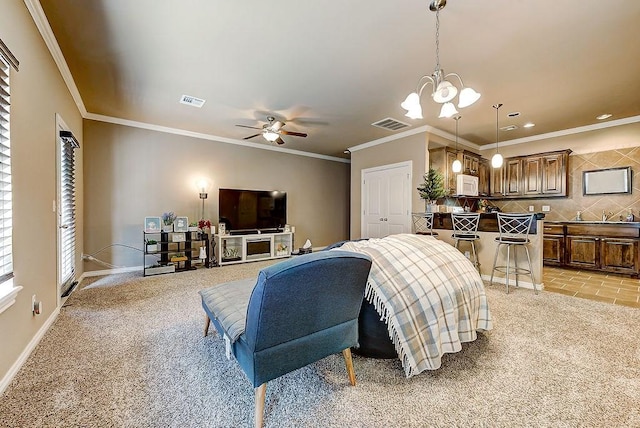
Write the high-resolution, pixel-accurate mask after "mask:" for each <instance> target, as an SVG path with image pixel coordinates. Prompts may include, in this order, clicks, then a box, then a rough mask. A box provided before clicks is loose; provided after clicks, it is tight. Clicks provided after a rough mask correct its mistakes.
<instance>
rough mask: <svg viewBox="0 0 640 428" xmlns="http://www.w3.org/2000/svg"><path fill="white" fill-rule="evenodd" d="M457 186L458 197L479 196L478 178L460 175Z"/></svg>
mask: <svg viewBox="0 0 640 428" xmlns="http://www.w3.org/2000/svg"><path fill="white" fill-rule="evenodd" d="M456 184H457V185H456V195H460V196H478V177H474V176H473V175H466V174H458V177H457V183H456Z"/></svg>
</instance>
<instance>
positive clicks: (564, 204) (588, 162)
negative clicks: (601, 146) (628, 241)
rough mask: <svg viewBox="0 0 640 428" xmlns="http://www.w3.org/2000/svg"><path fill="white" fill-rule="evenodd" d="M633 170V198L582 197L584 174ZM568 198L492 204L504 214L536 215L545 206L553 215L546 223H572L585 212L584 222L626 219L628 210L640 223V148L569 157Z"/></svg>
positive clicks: (624, 196)
mask: <svg viewBox="0 0 640 428" xmlns="http://www.w3.org/2000/svg"><path fill="white" fill-rule="evenodd" d="M626 166H630V167H631V171H632V175H633V178H632V185H633V192H632V194H630V195H626V194H625V195H590V196H583V195H582V173H583V172H584V171H589V170H593V169H603V168H614V167H626ZM568 168H569V182H568V183H567V185H568V186H569V187H568V188H569V197H568V198H549V199H519V200H507V201H492V202H493V204H494V205H497V206H499V207H500V209H501V210H502V211H504V212H527V211H528V210H529V206H530V205H533V206H534V208H535V211H536V212H541V211H542V206H543V205H549V207H550V208H551V211H550V212H548V213H545V214H546V216H545V219H546V220H555V221H570V220H574V219H575V217H576V212H577V211H581V212H582V220H587V221H589V220H590V221H594V220H601V219H602V211H605V212H606V213H607V214H608V213H609V212H611V213H612V215H611V217H610V220H619V219H620V216H622V218H623V219H625V218H626V216H627V213H628V212H629V209H632V210H633V214H634V215H635V218H636V220H638V221H640V212H639V211H638V210H639V209H640V147H632V148H625V149H618V150H608V151H604V152H596V153H585V154H572V155H570V156H569V165H568Z"/></svg>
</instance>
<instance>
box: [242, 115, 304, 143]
mask: <svg viewBox="0 0 640 428" xmlns="http://www.w3.org/2000/svg"><path fill="white" fill-rule="evenodd" d="M267 120H268V121H269V123H265V124H264V125H262V128H257V127H255V126H247V125H236V126H240V127H241V128H251V129H260V130H261V131H262V132H260V133H258V134H254V135H250V136H248V137H244V138H243V140H248V139H250V138H253V137H257V136H258V135H262V137H263V138H264V139H265V140H267V141H270V142H276V143H278V144H284V140H283V139H282V138H280V136H281V135H293V136H294V137H306V136H307V134H304V133H302V132H292V131H285V130H284V129H282V128H283V127H284V125H285V123H284V122H282V121H280V120H276V119H275V118H274V117H273V116H267Z"/></svg>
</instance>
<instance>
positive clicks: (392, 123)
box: [372, 117, 411, 131]
mask: <svg viewBox="0 0 640 428" xmlns="http://www.w3.org/2000/svg"><path fill="white" fill-rule="evenodd" d="M372 125H373V126H377V127H378V128H383V129H388V130H389V131H399V130H401V129H404V128H408V127H410V126H411V125H409V124H408V123H404V122H400V121H399V120H396V119H392V118H390V117H387V118H385V119H382V120H379V121H377V122H373V123H372Z"/></svg>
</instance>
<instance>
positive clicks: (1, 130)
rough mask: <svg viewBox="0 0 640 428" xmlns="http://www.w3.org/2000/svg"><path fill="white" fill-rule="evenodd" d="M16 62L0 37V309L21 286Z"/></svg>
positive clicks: (10, 302)
mask: <svg viewBox="0 0 640 428" xmlns="http://www.w3.org/2000/svg"><path fill="white" fill-rule="evenodd" d="M11 66H13V67H14V68H15V69H16V70H17V69H18V61H17V60H16V59H15V57H14V56H13V55H12V54H11V52H10V51H9V49H8V48H7V46H6V45H5V44H4V43H3V42H2V40H0V312H2V311H4V310H5V309H7V308H8V307H9V306H11V305H12V304H13V303H14V302H15V298H16V295H17V294H18V291H20V290H21V289H22V287H14V285H13V241H12V239H13V224H12V215H13V211H12V205H11V144H10V138H9V130H10V126H9V110H10V109H9V106H10V105H11V102H10V91H9V75H10V67H11Z"/></svg>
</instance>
